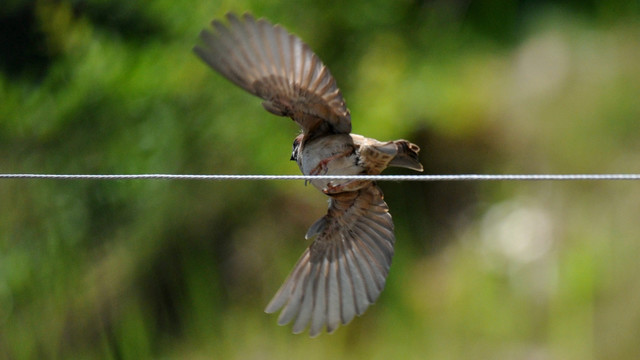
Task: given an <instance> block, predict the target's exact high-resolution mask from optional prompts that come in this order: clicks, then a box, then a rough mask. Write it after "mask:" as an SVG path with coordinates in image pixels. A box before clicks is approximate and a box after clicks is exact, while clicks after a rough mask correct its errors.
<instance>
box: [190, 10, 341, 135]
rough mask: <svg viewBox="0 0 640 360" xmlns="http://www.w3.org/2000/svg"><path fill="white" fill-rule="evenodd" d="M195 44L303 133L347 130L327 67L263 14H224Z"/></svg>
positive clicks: (213, 64)
mask: <svg viewBox="0 0 640 360" xmlns="http://www.w3.org/2000/svg"><path fill="white" fill-rule="evenodd" d="M227 19H228V21H229V24H228V25H224V24H223V23H221V22H220V21H218V20H214V21H213V22H212V26H213V31H209V30H203V31H202V32H201V33H200V38H201V40H202V45H199V46H196V47H195V48H194V51H195V53H196V54H197V55H198V56H200V57H201V58H202V59H203V60H204V61H205V62H206V63H207V64H209V65H210V66H211V67H212V68H213V69H215V70H216V71H218V72H219V73H220V74H222V75H223V76H224V77H226V78H227V79H229V80H231V81H232V82H233V83H235V84H236V85H238V86H240V87H241V88H243V89H245V90H247V91H248V92H250V93H252V94H254V95H257V96H259V97H261V98H262V99H264V100H265V101H264V102H263V103H262V104H263V106H264V107H265V109H267V110H268V111H270V112H272V113H274V114H276V115H281V116H289V117H291V118H292V119H293V120H295V121H296V122H297V123H298V124H299V125H300V127H301V128H302V130H303V132H304V133H305V135H306V136H308V137H314V136H315V135H319V134H323V133H349V132H351V116H350V115H349V111H348V110H347V107H346V105H345V103H344V99H343V98H342V94H341V93H340V89H338V87H337V86H336V82H335V80H334V78H333V76H331V73H330V72H329V69H328V68H327V67H326V66H324V64H322V62H321V61H320V59H319V58H318V56H316V54H314V53H313V51H311V50H310V49H309V47H308V46H307V45H306V44H305V43H303V42H302V40H300V39H299V38H298V37H296V36H294V35H292V34H289V33H288V32H287V31H286V30H285V29H283V28H282V27H280V26H277V25H276V26H274V25H272V24H271V23H269V22H268V21H266V20H264V19H259V20H256V19H254V18H253V17H252V16H251V15H249V14H245V15H243V16H242V18H238V17H237V16H235V15H234V14H228V15H227Z"/></svg>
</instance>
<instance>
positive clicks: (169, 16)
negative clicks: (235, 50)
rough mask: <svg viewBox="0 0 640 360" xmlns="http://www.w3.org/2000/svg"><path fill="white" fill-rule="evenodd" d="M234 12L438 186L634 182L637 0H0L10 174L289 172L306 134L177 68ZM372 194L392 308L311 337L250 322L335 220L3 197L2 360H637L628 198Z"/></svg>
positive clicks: (268, 209) (155, 200) (90, 190)
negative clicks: (572, 177)
mask: <svg viewBox="0 0 640 360" xmlns="http://www.w3.org/2000/svg"><path fill="white" fill-rule="evenodd" d="M228 11H235V12H239V13H241V12H244V11H250V12H252V13H253V14H254V15H256V16H258V17H267V18H268V19H270V20H271V21H272V22H275V23H281V24H283V25H284V26H285V27H286V28H287V29H289V30H290V31H292V32H294V33H296V34H298V35H299V36H300V37H301V38H302V39H304V41H305V42H307V43H308V44H309V45H310V46H311V48H312V49H314V50H315V51H316V52H317V54H318V55H319V56H320V58H322V59H323V61H324V62H325V64H327V66H329V67H330V69H331V71H332V73H333V74H334V76H335V77H336V79H337V81H338V84H339V86H340V87H341V89H342V91H343V94H344V96H345V98H346V100H347V104H348V106H349V108H350V109H351V112H352V116H353V128H354V132H356V133H360V134H365V135H368V136H372V137H376V138H378V139H380V140H385V139H396V138H407V139H410V140H412V141H413V142H415V143H417V144H419V145H420V146H421V148H422V152H421V156H422V162H423V163H424V165H425V168H426V169H425V170H426V173H427V174H459V173H460V174H464V173H482V174H505V173H640V2H638V1H635V0H634V1H622V0H614V1H605V0H600V1H599V0H590V1H576V0H574V1H524V0H523V1H508V0H491V1H445V0H434V1H410V0H400V1H383V0H369V1H361V0H359V1H352V2H344V1H316V0H301V1H300V0H299V1H204V0H202V1H200V0H198V1H195V0H194V1H169V0H154V1H138V2H135V1H129V0H109V1H105V0H86V1H80V0H77V1H71V0H67V1H64V0H58V1H53V0H41V1H21V0H5V1H3V2H2V5H0V27H1V31H0V173H58V174H66V173H72V174H120V173H125V174H139V173H174V174H298V169H297V166H296V165H295V163H293V162H290V161H289V155H290V151H291V143H292V139H293V138H294V137H295V135H296V134H297V132H298V129H297V127H296V125H295V124H294V123H293V122H292V121H290V120H288V119H283V118H278V117H275V116H272V115H270V114H268V113H267V112H265V111H264V110H263V109H262V107H261V106H260V101H259V100H258V99H257V98H254V97H252V96H250V95H247V94H246V93H244V92H243V91H242V90H240V89H238V88H236V87H234V86H233V85H231V83H229V82H227V81H226V80H224V79H223V78H222V77H221V76H219V75H217V74H215V73H213V72H212V71H211V70H210V69H209V68H207V67H206V66H205V65H204V64H203V63H202V62H200V61H199V60H198V59H197V58H196V57H195V56H194V55H193V53H192V52H191V49H192V47H193V45H194V44H195V43H196V41H197V35H198V33H199V31H200V30H201V29H202V28H204V27H206V26H208V23H209V22H210V21H211V19H213V18H220V17H222V16H223V15H224V14H225V13H226V12H228ZM387 173H389V174H392V173H407V172H406V171H402V172H397V171H389V172H387ZM381 186H382V188H383V190H384V192H385V195H386V200H387V202H388V204H389V206H390V208H391V212H392V214H393V216H394V220H395V223H396V236H397V244H396V256H395V258H394V264H393V266H392V269H391V273H390V276H389V279H388V281H387V287H386V289H385V291H384V292H383V293H382V296H381V297H380V299H379V301H378V302H377V304H376V305H375V306H372V307H371V308H370V309H369V310H368V311H367V312H366V313H365V315H364V316H362V317H360V318H357V319H355V320H354V321H353V322H352V323H351V324H349V325H348V326H345V327H341V328H340V329H338V331H337V332H336V333H334V334H332V335H326V334H325V335H322V336H320V337H319V338H316V339H309V338H308V336H307V335H292V334H291V333H290V331H291V329H290V327H279V326H277V325H276V319H277V316H274V315H267V314H265V313H263V309H264V306H265V305H266V304H267V303H268V301H269V299H270V298H271V296H272V295H273V294H275V292H276V290H277V289H278V287H279V286H280V284H281V283H282V281H283V280H284V279H285V277H286V275H287V273H288V272H289V270H290V269H291V268H292V267H293V265H294V263H295V261H296V260H297V258H298V256H299V255H300V254H301V253H302V251H303V249H304V248H305V247H306V246H307V242H306V241H305V240H304V238H303V235H304V233H305V232H306V230H307V228H308V226H310V225H311V224H312V223H313V222H314V221H315V220H316V219H317V218H319V217H320V216H322V215H323V214H324V213H325V211H326V199H325V197H324V196H323V195H322V194H320V193H319V192H318V191H316V190H315V189H313V188H312V187H305V186H304V184H303V182H302V181H298V182H290V181H289V182H285V181H281V182H278V181H262V182H257V181H256V182H249V181H237V182H232V181H227V182H213V181H163V180H136V181H62V180H60V181H59V180H0V204H1V205H0V357H2V358H7V359H34V358H54V359H55V358H58V359H69V358H78V359H82V358H87V359H90V358H108V359H141V358H185V359H187V358H194V359H198V358H202V359H206V358H235V359H276V358H305V359H327V358H329V357H331V358H349V359H390V358H398V359H405V358H414V359H418V358H420V359H423V358H433V359H470V358H473V359H637V358H638V356H639V355H640V342H638V339H640V221H639V215H640V185H639V184H638V182H613V181H609V182H607V181H599V182H482V183H480V182H458V183H455V182H437V183H409V182H403V183H398V182H385V183H381Z"/></svg>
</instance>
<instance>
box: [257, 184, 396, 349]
mask: <svg viewBox="0 0 640 360" xmlns="http://www.w3.org/2000/svg"><path fill="white" fill-rule="evenodd" d="M388 210H389V208H388V207H387V204H386V203H385V202H384V200H383V197H382V191H381V190H380V188H378V187H377V186H376V185H375V184H373V183H371V184H370V185H369V186H368V187H365V188H363V189H361V190H359V191H357V192H347V193H342V194H338V195H336V196H334V197H332V198H331V201H330V205H329V210H328V213H327V215H326V216H325V217H323V218H322V219H320V220H319V221H318V222H316V223H315V224H314V225H313V226H311V229H310V230H309V233H308V234H307V235H308V236H313V235H317V238H316V239H315V241H314V242H313V243H312V244H311V245H310V246H309V248H307V250H306V251H305V252H304V254H302V257H301V258H300V260H298V263H297V264H296V266H295V267H294V269H293V271H292V272H291V274H290V275H289V277H288V278H287V280H285V283H284V284H283V285H282V287H281V288H280V290H278V293H277V294H276V295H275V296H274V298H273V300H271V303H269V305H268V306H267V308H266V310H265V311H266V312H268V313H272V312H276V311H277V310H278V309H280V308H282V312H281V313H280V317H279V319H278V323H279V324H280V325H284V324H286V323H289V322H290V321H292V320H294V319H295V322H294V325H293V331H294V332H295V333H299V332H302V331H304V329H305V328H306V327H307V325H308V324H309V323H310V324H311V328H310V331H309V332H310V335H311V336H315V335H318V334H319V333H320V332H321V331H322V328H323V327H324V326H325V325H326V328H327V331H328V332H332V331H334V330H335V329H336V328H337V327H338V326H340V324H347V323H348V322H349V321H351V320H352V319H353V318H354V316H355V315H360V314H362V313H363V312H364V311H365V310H366V309H367V307H369V305H371V304H372V303H374V302H375V301H376V299H377V298H378V296H379V295H380V292H381V291H382V289H383V288H384V284H385V281H386V277H387V274H388V272H389V267H390V266H391V258H392V257H393V245H394V243H395V237H394V234H393V222H392V220H391V215H390V214H389V211H388Z"/></svg>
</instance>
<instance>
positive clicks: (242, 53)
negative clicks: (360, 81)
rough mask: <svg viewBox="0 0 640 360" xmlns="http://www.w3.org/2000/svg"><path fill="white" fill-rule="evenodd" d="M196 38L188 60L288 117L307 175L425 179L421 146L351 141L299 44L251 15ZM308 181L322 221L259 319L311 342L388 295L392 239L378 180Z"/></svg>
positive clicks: (333, 90)
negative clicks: (394, 170)
mask: <svg viewBox="0 0 640 360" xmlns="http://www.w3.org/2000/svg"><path fill="white" fill-rule="evenodd" d="M226 19H227V21H226V24H225V22H223V21H220V20H214V21H213V22H212V23H211V25H212V29H204V30H202V32H201V33H200V40H201V43H200V44H199V45H196V46H195V47H194V52H195V53H196V55H197V56H199V57H200V58H201V59H202V60H203V61H204V62H205V63H207V64H208V65H209V66H210V67H211V68H213V69H214V70H215V71H217V72H218V73H220V74H221V75H222V76H224V77H225V78H227V79H228V80H230V81H231V82H233V83H234V84H236V85H237V86H239V87H241V88H243V89H244V90H246V91H248V92H249V93H251V94H253V95H256V96H258V97H260V98H262V99H263V102H262V106H263V107H264V108H265V109H266V110H267V111H269V112H270V113H272V114H275V115H279V116H285V117H290V118H291V119H293V121H295V122H296V123H298V125H300V128H301V130H302V131H301V133H300V135H298V136H297V137H296V138H295V139H294V141H293V149H292V154H291V160H293V161H296V162H297V164H298V167H299V168H300V171H301V172H302V173H303V174H304V175H377V174H380V173H381V172H382V171H383V170H384V169H385V168H386V167H388V166H396V167H403V168H408V169H412V170H416V171H422V170H423V168H422V164H420V161H419V159H418V152H419V151H420V148H419V147H418V146H417V145H415V144H412V143H410V142H408V141H406V140H395V141H387V142H381V141H378V140H375V139H371V138H367V137H364V136H361V135H356V134H351V115H350V113H349V110H348V109H347V107H346V105H345V101H344V99H343V97H342V94H341V92H340V89H338V87H337V85H336V81H335V79H334V78H333V76H332V75H331V73H330V72H329V69H328V68H327V67H326V66H325V65H324V64H323V63H322V61H320V59H319V58H318V56H317V55H316V54H315V53H313V51H311V50H310V48H309V46H307V45H306V44H305V43H304V42H302V40H300V38H298V37H296V36H295V35H293V34H291V33H289V32H287V30H285V29H284V28H282V27H281V26H279V25H275V26H274V25H273V24H271V23H270V22H269V21H267V20H265V19H258V20H256V19H255V18H254V17H253V16H252V15H250V14H244V15H242V16H241V17H238V16H236V15H234V14H232V13H229V14H227V16H226ZM310 183H311V184H312V185H313V186H315V187H316V188H318V189H319V190H320V191H322V192H323V193H324V194H326V195H328V196H329V209H328V211H327V214H326V215H325V216H323V217H322V218H321V219H319V220H318V221H316V222H315V223H314V224H313V225H311V227H310V228H309V231H308V232H307V233H306V235H305V238H306V239H314V240H313V242H312V243H311V244H310V245H309V247H308V248H307V249H306V250H305V252H304V253H303V254H302V256H301V257H300V259H299V260H298V262H297V264H296V265H295V266H294V268H293V270H292V271H291V273H290V274H289V276H288V278H287V279H286V280H285V282H284V284H283V285H282V286H281V287H280V289H279V290H278V292H277V293H276V295H275V296H274V297H273V299H272V300H271V302H270V303H269V304H268V305H267V307H266V309H265V311H266V312H267V313H274V312H276V311H278V310H280V309H282V311H281V312H280V315H279V318H278V324H280V325H285V324H288V323H290V322H291V321H293V332H294V333H300V332H303V331H304V330H305V329H306V328H307V327H309V334H310V336H312V337H315V336H317V335H318V334H320V333H321V332H322V329H323V328H325V327H326V331H327V332H329V333H331V332H333V331H334V330H335V329H336V328H338V327H339V326H340V325H341V324H342V325H344V324H347V323H349V322H350V321H351V320H352V319H353V318H354V317H355V316H356V315H361V314H363V313H364V312H365V310H366V309H367V308H368V307H369V305H371V304H373V303H374V302H375V301H376V300H377V299H378V296H379V295H380V293H381V292H382V289H383V288H384V285H385V281H386V278H387V274H388V273H389V267H390V265H391V259H392V257H393V252H394V250H393V247H394V243H395V235H394V231H393V221H392V220H391V215H390V214H389V208H388V206H387V204H386V203H385V202H384V199H383V194H382V191H381V190H380V188H379V187H378V186H377V185H376V183H375V182H373V181H369V180H366V181H365V180H342V181H340V180H320V179H317V180H316V179H311V180H310Z"/></svg>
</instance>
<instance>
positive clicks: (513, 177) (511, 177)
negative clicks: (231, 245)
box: [0, 174, 640, 181]
mask: <svg viewBox="0 0 640 360" xmlns="http://www.w3.org/2000/svg"><path fill="white" fill-rule="evenodd" d="M0 179H58V180H140V179H158V180H218V181H221V180H372V181H541V180H546V181H567V180H640V174H507V175H481V174H459V175H218V174H216V175H193V174H189V175H178V174H131V175H126V174H116V175H92V174H0Z"/></svg>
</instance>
